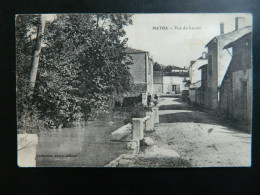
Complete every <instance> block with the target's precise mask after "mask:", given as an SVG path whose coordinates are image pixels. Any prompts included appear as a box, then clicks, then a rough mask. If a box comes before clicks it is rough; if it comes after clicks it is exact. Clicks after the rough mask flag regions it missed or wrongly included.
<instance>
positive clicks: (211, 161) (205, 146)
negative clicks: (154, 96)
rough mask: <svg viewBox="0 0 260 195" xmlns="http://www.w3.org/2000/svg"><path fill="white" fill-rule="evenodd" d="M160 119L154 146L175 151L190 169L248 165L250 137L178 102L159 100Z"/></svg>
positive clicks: (249, 159) (168, 98)
mask: <svg viewBox="0 0 260 195" xmlns="http://www.w3.org/2000/svg"><path fill="white" fill-rule="evenodd" d="M159 115H160V125H158V126H157V127H156V131H155V132H156V135H155V136H156V143H157V145H158V146H160V147H164V148H168V149H173V150H175V151H177V152H178V153H179V154H180V156H181V157H182V158H184V159H186V160H188V161H190V162H191V164H192V166H193V167H233V166H237V167H241V166H250V165H251V134H248V133H243V132H241V131H240V132H239V131H237V130H236V129H234V128H232V127H230V126H227V125H226V124H225V123H221V121H219V120H217V119H216V118H214V117H213V116H211V115H209V114H207V113H205V112H201V111H199V110H195V109H191V108H190V107H189V105H187V104H186V103H183V102H181V101H180V100H179V99H178V98H170V97H164V98H160V110H159ZM245 132H246V131H245Z"/></svg>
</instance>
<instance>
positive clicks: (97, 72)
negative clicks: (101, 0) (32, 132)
mask: <svg viewBox="0 0 260 195" xmlns="http://www.w3.org/2000/svg"><path fill="white" fill-rule="evenodd" d="M131 23H132V21H131V16H130V15H127V14H89V15H58V17H57V18H56V20H55V21H54V22H53V23H47V24H46V29H45V35H44V43H45V47H44V48H43V49H42V54H41V57H40V66H39V69H38V77H37V80H36V85H35V89H34V94H33V100H32V102H33V104H34V105H35V106H36V107H37V109H38V110H39V111H40V118H42V119H43V120H44V121H45V124H49V126H51V125H54V126H57V125H58V124H61V123H63V124H64V123H66V122H69V121H72V120H75V119H78V118H80V117H85V118H86V119H87V118H88V117H89V116H93V115H95V114H98V112H102V111H106V110H107V109H108V108H109V107H110V106H111V105H112V103H113V101H115V100H116V99H117V98H119V97H120V96H122V94H124V93H125V92H126V91H128V90H129V88H130V85H129V81H130V74H129V71H128V68H127V66H126V65H127V64H129V63H131V62H130V61H127V59H128V58H126V53H125V52H124V48H125V46H126V42H127V39H124V36H125V31H124V29H123V27H124V26H125V25H129V24H131ZM18 57H19V58H20V56H18ZM18 65H20V64H18ZM27 68H28V66H27ZM27 76H28V70H27ZM27 76H25V80H26V78H27ZM18 77H19V76H18ZM19 78H20V77H19ZM19 78H18V79H19ZM20 87H21V86H20Z"/></svg>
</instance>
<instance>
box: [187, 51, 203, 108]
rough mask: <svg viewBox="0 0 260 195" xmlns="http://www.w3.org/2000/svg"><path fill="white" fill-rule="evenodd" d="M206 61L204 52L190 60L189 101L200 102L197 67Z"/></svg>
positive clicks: (199, 73)
mask: <svg viewBox="0 0 260 195" xmlns="http://www.w3.org/2000/svg"><path fill="white" fill-rule="evenodd" d="M207 63H208V59H207V56H206V52H203V53H202V56H201V57H199V58H198V59H197V60H196V61H191V63H190V66H189V75H190V87H189V98H190V101H191V103H193V104H200V96H199V95H200V91H199V90H200V87H201V71H200V70H199V68H200V67H201V66H203V65H205V64H207Z"/></svg>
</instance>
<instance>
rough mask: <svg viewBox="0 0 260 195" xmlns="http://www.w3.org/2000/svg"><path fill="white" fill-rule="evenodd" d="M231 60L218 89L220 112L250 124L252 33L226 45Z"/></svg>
mask: <svg viewBox="0 0 260 195" xmlns="http://www.w3.org/2000/svg"><path fill="white" fill-rule="evenodd" d="M230 48H232V49H233V55H232V60H231V62H230V65H229V67H228V70H227V73H226V74H225V76H224V79H223V81H222V83H221V87H220V111H221V113H223V114H226V115H229V116H232V117H233V118H236V119H239V120H243V121H247V122H248V123H249V124H250V122H251V120H252V119H251V113H252V33H251V32H249V33H247V34H245V35H244V36H242V37H241V38H239V39H237V40H235V41H233V42H231V43H229V44H227V45H226V46H225V47H224V49H225V50H226V52H227V53H228V49H230Z"/></svg>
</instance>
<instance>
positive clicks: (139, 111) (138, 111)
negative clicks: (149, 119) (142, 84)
mask: <svg viewBox="0 0 260 195" xmlns="http://www.w3.org/2000/svg"><path fill="white" fill-rule="evenodd" d="M131 109H132V110H131V111H130V115H129V117H128V118H127V119H125V120H124V123H125V124H127V123H132V118H144V117H146V112H151V111H152V108H151V107H149V106H144V105H142V104H137V105H135V106H133V107H131Z"/></svg>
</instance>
